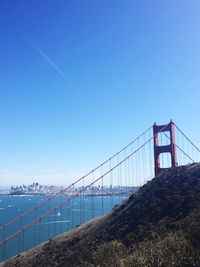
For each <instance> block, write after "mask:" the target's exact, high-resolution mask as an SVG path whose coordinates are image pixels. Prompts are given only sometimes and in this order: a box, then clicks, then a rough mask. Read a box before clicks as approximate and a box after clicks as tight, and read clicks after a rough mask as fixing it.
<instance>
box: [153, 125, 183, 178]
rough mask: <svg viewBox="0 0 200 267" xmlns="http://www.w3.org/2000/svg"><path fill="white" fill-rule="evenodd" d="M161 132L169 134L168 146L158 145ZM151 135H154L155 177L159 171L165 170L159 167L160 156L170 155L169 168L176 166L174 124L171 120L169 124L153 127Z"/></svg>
mask: <svg viewBox="0 0 200 267" xmlns="http://www.w3.org/2000/svg"><path fill="white" fill-rule="evenodd" d="M162 132H169V133H170V137H169V138H170V144H169V145H159V139H158V135H159V133H162ZM153 135H154V166H155V176H156V175H157V174H158V173H160V171H161V170H163V169H165V168H162V167H161V166H160V154H162V153H170V155H171V167H175V166H177V165H178V164H177V161H176V144H175V131H174V123H173V121H172V120H171V121H170V123H169V124H166V125H157V124H156V123H154V125H153Z"/></svg>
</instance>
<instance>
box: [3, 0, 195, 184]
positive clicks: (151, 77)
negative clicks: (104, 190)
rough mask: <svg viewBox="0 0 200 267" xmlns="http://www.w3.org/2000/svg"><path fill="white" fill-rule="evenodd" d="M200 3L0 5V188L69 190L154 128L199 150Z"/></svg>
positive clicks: (88, 1) (88, 0)
mask: <svg viewBox="0 0 200 267" xmlns="http://www.w3.org/2000/svg"><path fill="white" fill-rule="evenodd" d="M199 14H200V2H199V1H197V0H194V1H187V0H177V1H173V0H168V1H158V0H152V1H145V0H141V1H134V0H126V1H114V0H110V1H107V0H102V1H93V0H86V1H81V0H77V1H76V2H75V1H57V2H56V1H48V4H47V3H46V2H45V1H39V0H35V1H25V0H21V1H12V3H11V1H4V0H3V1H1V3H0V23H1V25H2V27H1V28H0V59H1V60H0V88H1V89H0V114H1V120H0V121H1V130H0V187H4V186H7V187H8V186H11V185H13V184H14V185H20V184H30V183H32V182H33V181H35V180H36V179H38V182H39V183H41V184H59V185H68V184H70V183H71V182H72V181H73V180H76V179H78V178H79V177H81V176H82V175H84V174H85V173H86V172H87V171H89V170H91V169H92V168H94V167H95V166H96V165H97V164H99V163H100V162H102V161H103V160H105V159H106V158H108V157H109V156H111V155H112V154H113V153H115V152H116V151H118V150H119V149H120V148H121V147H123V146H124V145H125V144H126V143H128V142H129V141H131V140H132V139H134V138H135V137H136V136H137V135H138V134H140V133H141V132H142V131H143V130H145V129H146V128H148V127H149V126H150V125H152V124H153V123H154V121H156V122H157V123H158V124H162V123H167V122H169V121H170V119H171V118H172V119H173V120H174V121H175V122H176V123H177V124H178V125H179V126H180V128H181V129H184V132H185V133H186V134H187V135H188V136H190V138H191V140H193V141H194V143H196V144H197V145H198V146H199V145H200V134H199V132H200V126H199V123H198V117H199V116H198V115H199V99H200V90H199V88H200V75H199V72H200V49H199V47H200V34H199V29H200V16H199Z"/></svg>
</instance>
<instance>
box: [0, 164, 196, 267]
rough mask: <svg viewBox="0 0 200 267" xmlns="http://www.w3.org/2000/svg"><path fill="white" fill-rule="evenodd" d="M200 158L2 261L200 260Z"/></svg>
mask: <svg viewBox="0 0 200 267" xmlns="http://www.w3.org/2000/svg"><path fill="white" fill-rule="evenodd" d="M199 255H200V164H192V165H188V166H183V167H178V168H174V169H169V170H166V171H163V172H162V173H161V174H160V175H159V176H157V177H156V178H154V179H153V180H152V181H151V182H148V183H147V184H146V185H144V186H143V187H142V188H140V190H139V191H138V192H137V193H135V194H133V195H131V197H130V198H129V199H128V200H127V201H126V202H124V203H123V204H122V205H120V206H118V207H117V208H115V209H114V210H113V211H112V212H111V213H110V214H107V215H106V216H103V217H100V218H97V219H95V220H93V221H90V222H88V223H85V224H84V225H81V226H79V227H78V228H76V229H74V230H72V231H70V232H68V233H66V234H63V235H61V236H59V237H57V238H55V239H54V240H50V241H49V242H46V243H45V244H43V245H41V246H39V247H36V248H34V249H32V250H30V251H28V252H25V253H23V254H21V255H18V256H17V257H15V258H13V259H11V260H10V261H7V262H5V263H3V264H2V265H0V266H4V267H8V266H27V267H28V266H37V267H39V266H70V267H73V266H119V267H120V266H135V267H140V266H141V267H142V266H144V267H145V266H152V267H153V266H154V267H156V266H163V267H164V266H200V256H199Z"/></svg>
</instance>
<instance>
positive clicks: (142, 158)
mask: <svg viewBox="0 0 200 267" xmlns="http://www.w3.org/2000/svg"><path fill="white" fill-rule="evenodd" d="M199 161H200V149H199V148H198V147H197V146H196V145H195V144H194V143H193V142H192V141H191V140H190V139H189V138H188V137H187V136H186V135H185V134H184V132H183V131H182V130H181V129H180V128H179V127H178V126H177V125H176V124H175V123H174V122H173V121H170V122H169V123H168V124H165V125H157V124H156V123H154V125H152V126H151V127H149V128H148V129H147V130H145V131H144V132H143V133H142V134H140V135H139V136H138V137H137V138H135V139H134V140H133V141H131V142H130V143H128V144H127V145H126V146H124V147H123V148H122V149H120V150H119V151H118V152H117V153H115V154H113V155H112V156H111V157H109V158H108V159H107V160H105V161H104V162H102V163H101V164H99V165H98V166H97V167H95V168H94V169H92V170H91V171H89V172H88V173H87V174H85V175H84V176H82V177H80V178H79V179H77V180H75V181H74V182H73V183H72V184H70V185H68V186H67V187H66V188H64V189H62V190H61V191H59V192H57V193H55V194H54V195H51V196H48V197H46V198H45V199H44V200H43V201H41V202H39V203H38V204H36V205H35V206H33V207H32V208H30V209H29V210H27V211H25V212H24V213H22V214H20V215H19V216H17V217H15V218H12V219H11V220H10V221H8V222H7V223H5V224H4V225H2V226H0V260H1V261H2V260H5V259H6V258H8V257H12V256H14V255H16V254H19V253H21V252H22V251H24V250H27V249H30V248H32V247H34V246H36V245H38V244H40V243H41V242H44V241H47V240H49V239H50V238H53V237H55V236H56V235H58V234H61V233H63V232H66V231H68V230H70V229H72V228H74V227H76V226H77V225H79V224H82V223H84V222H86V221H88V220H91V219H93V218H94V217H96V216H99V215H103V214H105V212H108V211H109V210H111V209H112V208H113V206H114V205H115V204H116V203H120V202H122V201H123V199H124V197H128V196H127V195H130V194H132V193H133V192H131V190H127V188H129V189H130V188H134V187H140V186H142V185H144V184H145V183H146V182H148V181H149V180H151V179H152V178H153V177H154V176H157V175H159V173H160V172H162V170H163V169H166V168H171V167H174V168H175V167H177V166H180V165H186V164H191V163H195V162H199ZM95 187H98V189H99V190H98V192H100V193H98V195H97V194H96V193H95ZM114 187H116V188H119V190H118V193H117V195H116V194H114V193H113V190H112V189H113V188H114ZM106 188H110V190H107V189H106ZM126 190H127V191H126ZM88 192H89V194H88ZM106 198H107V200H106ZM116 198H117V200H116ZM108 199H109V208H108ZM75 205H77V207H78V209H77V208H76V206H75ZM77 211H78V213H79V215H77ZM75 212H76V213H75ZM58 215H59V220H58ZM77 218H78V219H77ZM62 222H66V223H67V224H64V225H63V223H62ZM58 225H60V226H59V227H58ZM66 225H67V226H66ZM43 226H45V227H43Z"/></svg>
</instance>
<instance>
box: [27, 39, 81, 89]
mask: <svg viewBox="0 0 200 267" xmlns="http://www.w3.org/2000/svg"><path fill="white" fill-rule="evenodd" d="M23 37H24V39H25V40H26V41H27V42H28V43H29V44H30V46H32V47H33V48H34V50H36V51H37V52H38V54H40V55H41V56H42V57H43V59H44V60H45V61H46V62H47V63H49V65H50V66H51V67H52V68H53V69H54V70H55V71H56V72H57V73H58V74H59V75H60V76H61V77H62V78H63V79H64V80H65V81H67V82H68V83H69V84H70V85H71V86H73V87H74V88H76V85H75V84H74V83H73V82H72V80H71V79H70V78H69V77H68V76H67V75H66V74H65V73H64V72H63V71H62V70H61V69H60V68H59V67H58V66H57V65H56V64H55V63H54V62H53V60H52V59H51V58H50V57H49V56H47V54H46V53H45V52H44V51H42V49H40V48H39V47H38V46H37V45H36V44H35V43H34V42H33V41H32V40H31V39H30V38H28V37H27V36H26V35H23Z"/></svg>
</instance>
